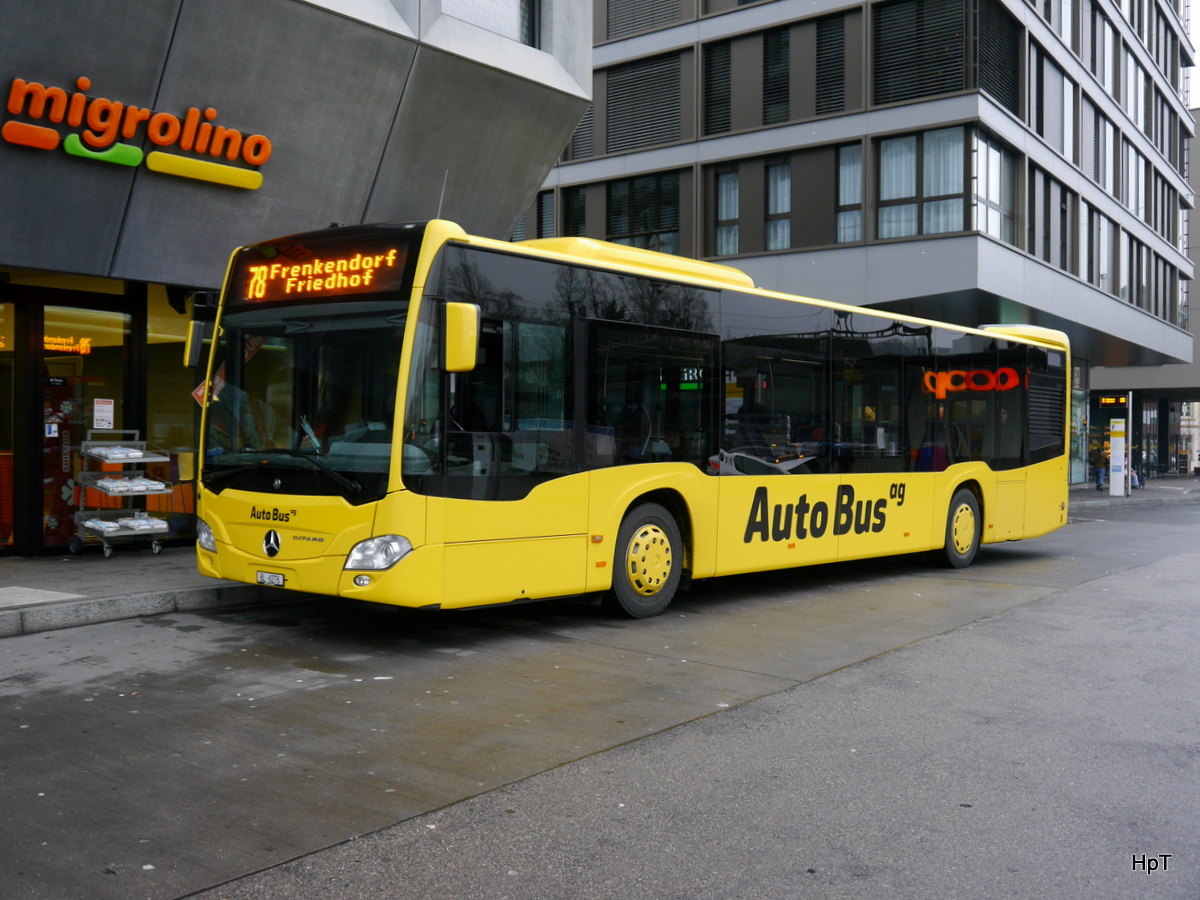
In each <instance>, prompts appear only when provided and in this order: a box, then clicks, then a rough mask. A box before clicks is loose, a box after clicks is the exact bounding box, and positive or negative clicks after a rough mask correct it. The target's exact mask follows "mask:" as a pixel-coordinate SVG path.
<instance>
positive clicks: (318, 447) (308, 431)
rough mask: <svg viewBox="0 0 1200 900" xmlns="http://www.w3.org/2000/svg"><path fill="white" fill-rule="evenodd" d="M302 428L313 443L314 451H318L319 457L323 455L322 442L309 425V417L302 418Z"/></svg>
mask: <svg viewBox="0 0 1200 900" xmlns="http://www.w3.org/2000/svg"><path fill="white" fill-rule="evenodd" d="M300 427H301V428H303V429H304V433H305V434H307V435H308V439H309V440H310V441H312V445H313V449H314V450H316V451H317V456H320V455H321V453H322V450H321V442H320V441H319V440H317V433H316V432H315V431H313V428H312V426H311V425H309V424H308V416H301V417H300Z"/></svg>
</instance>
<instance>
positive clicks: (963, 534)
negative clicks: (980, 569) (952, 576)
mask: <svg viewBox="0 0 1200 900" xmlns="http://www.w3.org/2000/svg"><path fill="white" fill-rule="evenodd" d="M982 535H983V517H982V516H981V515H980V514H979V501H978V500H977V499H976V498H975V494H974V492H973V491H971V490H969V489H967V488H959V489H958V490H957V491H955V492H954V497H953V499H951V501H950V509H949V511H948V512H947V514H946V546H945V547H943V548H942V552H941V553H940V554H939V555H938V561H939V562H941V563H942V564H943V565H946V566H948V567H950V568H951V569H965V568H966V567H967V566H969V565H970V564H971V563H972V562H974V561H975V554H976V553H978V552H979V542H980V540H981V538H982Z"/></svg>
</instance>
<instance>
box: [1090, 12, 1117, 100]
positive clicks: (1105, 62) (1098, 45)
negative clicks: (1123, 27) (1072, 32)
mask: <svg viewBox="0 0 1200 900" xmlns="http://www.w3.org/2000/svg"><path fill="white" fill-rule="evenodd" d="M1116 46H1117V33H1116V31H1115V30H1114V29H1113V26H1112V23H1111V22H1110V21H1108V17H1107V16H1105V15H1104V13H1103V12H1101V11H1100V8H1099V7H1098V6H1096V4H1095V3H1093V4H1092V52H1091V55H1090V58H1089V59H1088V65H1089V67H1090V68H1091V71H1092V74H1093V75H1095V76H1096V79H1097V80H1098V81H1099V82H1100V84H1101V86H1103V88H1104V90H1106V91H1107V92H1108V93H1109V95H1110V96H1112V97H1113V98H1114V99H1115V97H1116V94H1115V92H1114V84H1115V82H1114V79H1113V74H1114V72H1115V70H1116Z"/></svg>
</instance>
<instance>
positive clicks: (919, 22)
mask: <svg viewBox="0 0 1200 900" xmlns="http://www.w3.org/2000/svg"><path fill="white" fill-rule="evenodd" d="M964 10H965V4H964V3H963V2H962V0H891V2H888V3H880V4H878V5H876V6H875V7H874V8H873V15H874V20H873V24H874V28H873V32H874V35H875V47H874V72H875V82H874V93H875V102H876V103H877V104H884V103H900V102H904V101H907V100H916V99H918V98H920V97H932V96H935V95H937V94H946V93H951V92H954V91H961V90H964V89H965V88H966V86H967V84H966V42H965V37H964V33H963V19H964Z"/></svg>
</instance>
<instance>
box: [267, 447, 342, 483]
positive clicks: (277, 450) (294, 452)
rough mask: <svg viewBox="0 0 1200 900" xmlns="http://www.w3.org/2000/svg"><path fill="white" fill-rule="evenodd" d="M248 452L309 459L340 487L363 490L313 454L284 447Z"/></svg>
mask: <svg viewBox="0 0 1200 900" xmlns="http://www.w3.org/2000/svg"><path fill="white" fill-rule="evenodd" d="M246 452H247V453H256V454H262V453H280V454H283V455H284V456H291V457H294V458H295V459H307V460H308V461H309V462H310V463H312V464H313V465H314V466H316V467H317V468H318V469H320V470H321V471H322V472H324V473H325V474H326V475H328V476H329V477H330V478H332V479H333V480H334V481H336V482H337V483H338V484H339V485H341V486H342V487H344V488H345V489H346V490H348V491H352V492H354V493H358V492H359V491H361V490H362V485H361V484H359V483H358V482H357V481H355V480H353V479H352V478H347V477H346V476H345V475H343V474H342V473H341V472H339V471H337V470H336V469H334V468H332V467H331V466H330V465H329V464H328V463H325V462H322V461H321V460H320V459H318V458H317V457H316V456H313V455H312V454H311V453H303V452H301V451H299V450H288V449H285V448H283V447H272V448H270V449H268V450H253V451H251V450H247V451H246Z"/></svg>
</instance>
